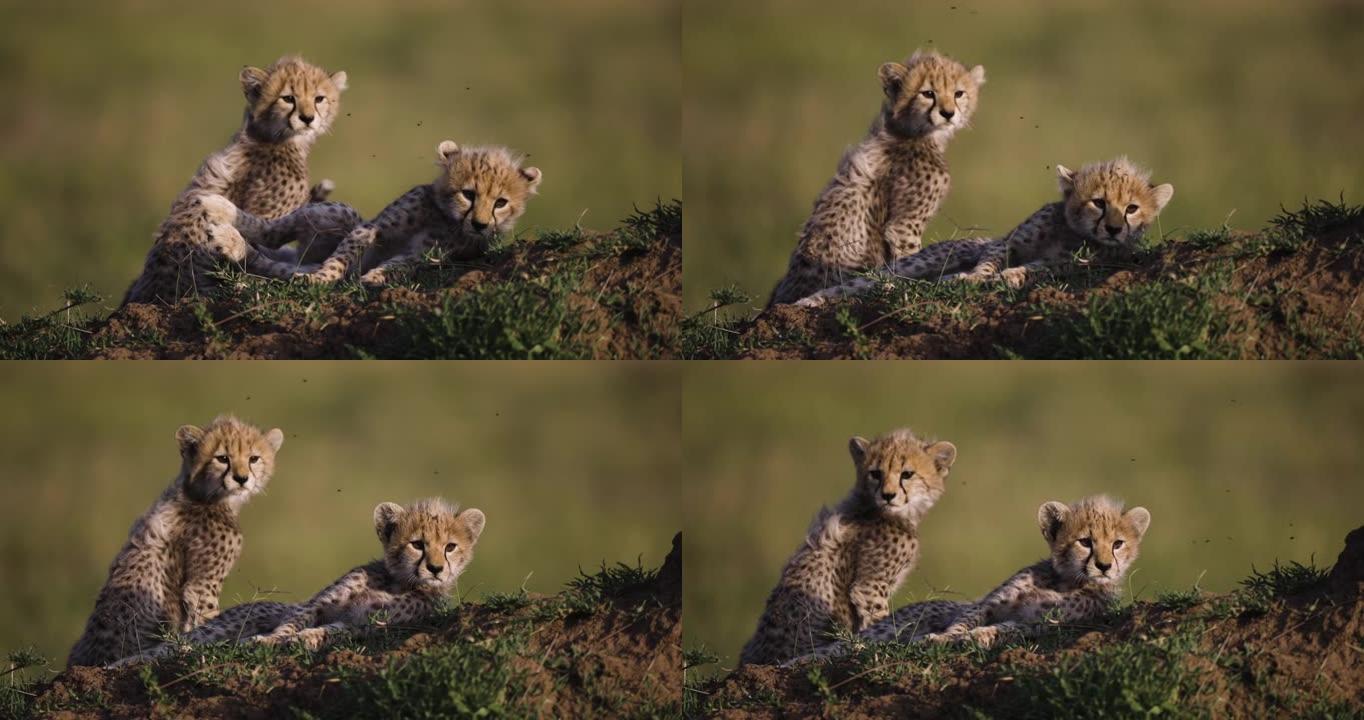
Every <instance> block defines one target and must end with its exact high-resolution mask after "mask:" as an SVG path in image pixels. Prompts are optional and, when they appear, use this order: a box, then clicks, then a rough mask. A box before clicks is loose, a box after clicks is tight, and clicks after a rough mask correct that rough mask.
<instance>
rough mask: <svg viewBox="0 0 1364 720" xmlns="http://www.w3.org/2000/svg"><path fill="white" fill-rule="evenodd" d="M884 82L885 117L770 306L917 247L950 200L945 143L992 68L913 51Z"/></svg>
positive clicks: (833, 186)
mask: <svg viewBox="0 0 1364 720" xmlns="http://www.w3.org/2000/svg"><path fill="white" fill-rule="evenodd" d="M880 76H881V87H882V90H883V91H884V92H885V96H886V98H885V101H884V102H883V103H882V106H881V112H880V113H879V114H878V115H877V116H876V120H875V121H874V122H873V123H872V126H871V130H870V131H868V133H867V137H866V138H865V139H864V140H862V142H861V143H859V144H858V145H857V146H856V147H854V148H852V149H851V150H849V151H848V152H847V153H845V154H844V155H843V159H842V160H841V161H840V162H839V164H838V172H837V173H836V174H835V175H834V177H833V179H832V180H830V181H829V184H828V186H826V187H825V188H824V191H823V192H822V193H820V196H819V197H818V198H817V199H816V200H815V206H814V210H813V211H812V212H811V213H810V218H809V219H808V220H806V221H805V227H804V228H803V229H802V230H801V231H800V242H799V243H798V244H797V246H796V249H795V251H794V252H793V253H791V260H790V263H789V265H788V267H787V270H786V275H785V276H784V277H783V278H782V279H781V281H780V282H778V283H777V286H776V288H775V289H774V290H773V291H772V297H771V298H770V299H769V300H768V301H767V306H768V307H771V306H773V305H777V304H781V303H792V302H795V301H797V300H799V299H801V298H803V297H806V296H808V295H810V294H811V293H813V292H815V291H816V290H819V289H820V288H825V287H829V286H831V285H837V284H838V283H840V282H842V281H843V280H844V279H846V278H847V277H848V276H852V275H855V274H857V273H860V272H865V271H867V270H871V269H873V268H876V267H880V266H883V265H885V264H887V263H889V262H892V261H894V260H895V259H897V258H901V257H904V256H906V255H911V254H913V253H914V252H916V251H918V249H919V247H920V245H921V237H922V236H923V232H924V227H925V226H926V225H927V224H928V221H929V220H931V219H932V218H933V216H934V215H935V214H937V212H938V207H939V206H940V205H942V202H943V200H944V199H945V198H946V197H947V189H948V186H949V185H950V184H951V179H952V178H951V176H950V175H949V174H948V170H947V160H946V158H945V157H944V152H945V151H946V149H947V141H948V140H949V139H950V138H951V137H952V135H953V134H954V133H956V131H957V130H959V129H961V128H963V127H966V125H967V124H968V123H969V122H970V120H971V114H972V113H973V112H975V109H976V98H977V96H978V93H979V91H980V86H981V85H983V84H984V83H985V68H983V67H981V66H980V65H977V66H975V67H974V68H971V69H970V70H968V69H967V68H966V66H965V65H962V64H961V63H959V62H957V61H956V60H953V59H951V58H948V57H944V56H942V55H939V54H938V53H936V52H931V51H930V52H923V51H915V53H914V54H913V55H911V56H910V58H909V59H908V60H906V61H905V63H904V64H903V65H902V64H900V63H895V62H890V63H886V64H884V65H882V66H881V69H880Z"/></svg>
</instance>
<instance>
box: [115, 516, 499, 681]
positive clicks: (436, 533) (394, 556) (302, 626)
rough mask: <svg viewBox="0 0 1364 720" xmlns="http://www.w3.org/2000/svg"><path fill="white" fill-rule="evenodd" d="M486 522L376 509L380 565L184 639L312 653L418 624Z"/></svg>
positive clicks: (236, 612) (160, 652) (250, 606)
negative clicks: (375, 627)
mask: <svg viewBox="0 0 1364 720" xmlns="http://www.w3.org/2000/svg"><path fill="white" fill-rule="evenodd" d="M484 520H485V518H484V516H483V512H482V511H480V510H478V509H476V508H470V509H468V510H463V511H460V510H459V508H458V507H457V506H453V505H450V504H448V503H446V502H445V501H444V500H441V499H439V498H432V499H428V500H420V501H418V502H416V503H413V504H412V505H409V506H408V507H402V506H400V505H398V504H396V503H391V502H386V503H381V504H380V505H379V506H378V507H376V508H374V531H375V533H376V534H378V536H379V542H380V543H382V544H383V546H384V557H383V559H382V560H375V561H373V562H370V563H369V564H367V565H361V566H360V567H357V568H355V569H354V570H351V571H350V572H348V573H346V574H345V575H342V576H341V577H340V579H338V580H337V581H336V582H334V583H332V584H331V585H328V586H327V587H326V588H325V589H323V590H322V591H321V592H319V593H318V594H316V595H314V596H313V597H312V599H310V600H308V601H307V602H304V603H300V604H297V605H290V604H286V603H280V602H249V603H243V604H241V605H237V606H236V607H233V608H230V609H228V610H226V611H224V612H223V614H222V615H219V616H218V617H217V618H215V619H214V620H212V621H210V622H207V623H204V624H203V625H200V626H199V627H198V628H195V629H194V631H193V632H191V633H189V635H187V636H185V637H184V638H183V639H184V641H185V642H187V643H188V644H190V645H203V644H206V643H213V642H222V641H228V640H230V641H233V642H245V643H264V644H269V645H277V644H282V643H290V642H297V643H300V644H301V645H303V646H304V647H307V648H308V649H310V650H317V649H319V648H322V647H324V646H326V645H330V644H332V643H334V642H336V641H337V640H340V639H341V638H342V637H344V636H346V635H347V634H349V633H352V632H356V631H360V630H363V629H365V628H366V627H368V626H369V625H370V624H371V623H372V622H375V623H377V622H382V623H386V624H393V625H401V624H404V623H412V622H416V621H419V620H422V619H423V618H426V617H428V616H430V615H432V614H433V613H435V612H436V611H437V610H438V609H439V608H440V607H441V605H442V604H443V603H444V602H445V600H446V598H447V597H448V596H449V593H450V591H451V590H452V589H453V588H454V586H455V580H456V579H457V578H458V577H459V576H460V574H461V573H463V572H464V568H465V567H467V566H468V565H469V561H470V560H472V559H473V557H474V545H475V544H477V543H478V537H479V535H481V534H482V533H483V525H484ZM180 648H181V645H180V644H178V643H166V644H164V645H160V646H158V647H155V648H152V649H151V650H148V651H146V652H143V653H140V654H138V655H134V656H131V657H127V658H124V659H123V660H121V661H119V662H118V663H115V665H116V666H120V665H127V664H130V663H135V662H142V661H145V660H149V659H152V658H157V657H163V656H166V655H170V654H172V653H174V652H175V651H177V650H178V649H180Z"/></svg>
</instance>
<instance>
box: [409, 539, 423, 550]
mask: <svg viewBox="0 0 1364 720" xmlns="http://www.w3.org/2000/svg"><path fill="white" fill-rule="evenodd" d="M409 544H410V545H411V546H412V549H414V550H425V549H426V543H424V542H422V541H421V540H413V541H412V542H411V543H409Z"/></svg>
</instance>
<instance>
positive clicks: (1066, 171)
mask: <svg viewBox="0 0 1364 720" xmlns="http://www.w3.org/2000/svg"><path fill="white" fill-rule="evenodd" d="M1056 184H1057V185H1059V186H1060V187H1061V194H1062V195H1069V194H1070V193H1071V192H1072V191H1074V190H1075V171H1074V170H1071V169H1070V168H1068V167H1066V166H1065V165H1057V166H1056Z"/></svg>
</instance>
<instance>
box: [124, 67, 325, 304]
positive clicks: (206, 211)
mask: <svg viewBox="0 0 1364 720" xmlns="http://www.w3.org/2000/svg"><path fill="white" fill-rule="evenodd" d="M240 80H241V86H242V92H243V94H244V95H245V96H246V102H247V105H246V111H245V113H244V115H245V117H244V120H243V123H242V127H241V129H240V130H238V131H237V133H236V135H234V136H233V138H232V143H231V144H230V145H228V146H227V147H226V148H223V149H222V150H219V151H218V152H216V153H214V154H212V155H210V156H209V157H208V159H206V160H205V161H204V163H203V164H202V165H201V166H199V170H198V172H197V173H195V175H194V177H193V178H192V179H191V180H190V182H189V185H188V186H187V187H186V188H185V189H184V191H183V192H181V193H180V196H179V197H177V198H176V199H175V202H174V203H172V204H171V210H170V215H169V216H168V217H167V218H166V219H165V220H164V221H163V222H162V223H161V227H160V228H159V229H158V230H157V233H156V239H155V241H154V242H153V244H152V247H151V250H149V251H148V253H147V259H146V262H145V263H144V266H143V269H142V274H141V275H140V276H138V278H137V279H136V280H134V281H133V284H132V285H131V286H130V287H129V288H128V292H127V293H126V294H125V295H124V298H123V304H125V305H126V304H128V303H145V302H157V301H160V302H173V301H175V300H176V299H178V298H180V297H183V296H185V295H192V294H196V293H200V292H203V291H205V290H207V289H209V288H210V287H212V284H213V280H212V277H211V273H212V272H213V271H215V270H218V269H221V268H222V267H223V266H224V265H226V264H227V263H235V264H239V265H244V266H245V267H246V269H247V270H248V271H249V272H256V273H266V272H274V268H273V267H272V266H271V265H270V264H269V263H259V262H258V260H259V259H265V260H268V259H269V256H268V255H264V256H262V255H261V254H260V253H258V252H256V249H255V248H254V247H252V246H250V245H248V244H247V243H246V242H245V241H244V240H243V238H242V236H241V234H240V233H239V232H238V231H236V230H235V229H234V228H233V227H232V223H231V221H232V213H230V212H229V213H228V216H226V217H224V216H223V213H224V212H226V211H225V210H224V206H230V207H232V208H234V209H236V208H239V209H240V210H242V211H243V212H246V213H249V214H251V215H255V216H259V217H261V218H265V219H273V218H277V217H281V216H283V215H285V214H287V213H289V212H291V211H293V210H295V209H297V208H299V207H301V206H303V205H304V204H305V203H307V202H308V201H309V200H310V199H312V200H321V199H325V197H326V196H327V194H328V193H330V192H331V189H332V187H333V186H332V184H331V183H330V181H323V182H322V183H321V184H319V185H318V186H317V187H315V188H312V189H311V190H310V189H309V187H308V153H309V151H310V150H311V148H312V145H313V142H314V141H315V140H316V139H317V138H318V137H319V136H320V135H322V134H323V133H325V132H327V130H328V129H329V128H330V127H331V124H332V121H333V120H335V118H336V116H337V114H338V112H339V109H340V97H341V92H342V91H343V90H345V89H346V73H344V72H337V73H332V74H330V75H328V74H327V73H326V72H325V71H324V70H322V69H321V68H319V67H317V66H316V65H312V64H310V63H308V62H306V61H304V60H303V59H302V58H299V57H294V56H288V57H283V58H280V59H279V60H278V61H276V62H275V63H274V64H273V65H271V66H270V67H269V68H267V69H265V70H262V69H260V68H255V67H248V68H245V69H243V70H242V71H241V76H240Z"/></svg>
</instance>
